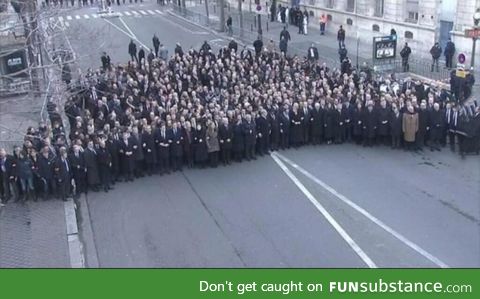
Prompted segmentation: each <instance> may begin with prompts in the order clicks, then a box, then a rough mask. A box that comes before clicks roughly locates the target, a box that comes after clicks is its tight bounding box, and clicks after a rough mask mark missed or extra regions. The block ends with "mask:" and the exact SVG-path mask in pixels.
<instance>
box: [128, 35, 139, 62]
mask: <svg viewBox="0 0 480 299" xmlns="http://www.w3.org/2000/svg"><path fill="white" fill-rule="evenodd" d="M128 54H129V55H130V58H131V60H132V61H133V60H135V61H136V62H137V63H138V57H137V45H136V44H135V43H134V42H133V39H132V40H130V44H129V45H128Z"/></svg>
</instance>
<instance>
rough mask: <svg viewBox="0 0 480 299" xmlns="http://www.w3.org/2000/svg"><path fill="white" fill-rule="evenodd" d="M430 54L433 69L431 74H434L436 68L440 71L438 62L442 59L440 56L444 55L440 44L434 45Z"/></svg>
mask: <svg viewBox="0 0 480 299" xmlns="http://www.w3.org/2000/svg"><path fill="white" fill-rule="evenodd" d="M430 54H431V55H432V68H431V72H433V70H434V67H436V70H437V72H439V71H440V69H439V65H438V60H439V59H440V56H441V55H442V47H440V44H439V43H438V42H436V43H435V45H433V47H432V48H431V49H430Z"/></svg>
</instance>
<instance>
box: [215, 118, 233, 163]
mask: <svg viewBox="0 0 480 299" xmlns="http://www.w3.org/2000/svg"><path fill="white" fill-rule="evenodd" d="M218 140H219V142H220V155H221V159H222V162H223V165H229V164H230V158H231V155H232V142H233V127H232V125H230V124H229V123H228V118H227V117H225V118H223V119H222V124H221V125H220V126H219V128H218Z"/></svg>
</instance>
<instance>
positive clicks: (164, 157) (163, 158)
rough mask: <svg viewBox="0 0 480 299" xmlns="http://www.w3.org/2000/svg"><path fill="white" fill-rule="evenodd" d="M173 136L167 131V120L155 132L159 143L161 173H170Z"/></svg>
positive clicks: (158, 153)
mask: <svg viewBox="0 0 480 299" xmlns="http://www.w3.org/2000/svg"><path fill="white" fill-rule="evenodd" d="M171 142H172V140H171V136H170V135H169V132H168V131H167V127H166V124H165V122H162V123H161V124H160V128H157V130H156V132H155V144H156V145H157V161H158V167H159V171H160V174H161V175H163V174H165V173H167V174H168V173H170V165H169V164H170V144H171Z"/></svg>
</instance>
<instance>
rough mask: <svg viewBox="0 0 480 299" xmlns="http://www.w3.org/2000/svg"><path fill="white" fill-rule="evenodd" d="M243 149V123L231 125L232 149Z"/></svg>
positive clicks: (238, 150) (240, 150)
mask: <svg viewBox="0 0 480 299" xmlns="http://www.w3.org/2000/svg"><path fill="white" fill-rule="evenodd" d="M244 150H245V137H244V135H243V124H242V123H240V124H235V125H233V151H234V152H243V151H244Z"/></svg>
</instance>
